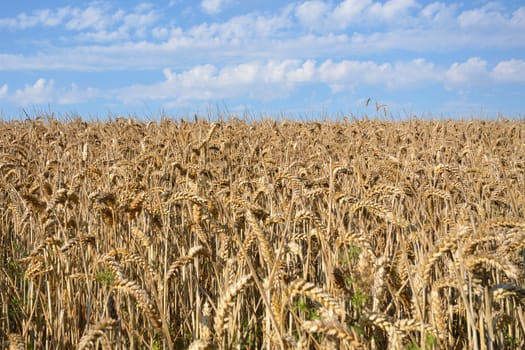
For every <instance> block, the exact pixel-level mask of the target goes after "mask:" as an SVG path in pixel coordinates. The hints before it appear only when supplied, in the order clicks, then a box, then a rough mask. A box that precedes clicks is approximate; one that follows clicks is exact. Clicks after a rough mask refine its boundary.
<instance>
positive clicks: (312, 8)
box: [295, 0, 330, 28]
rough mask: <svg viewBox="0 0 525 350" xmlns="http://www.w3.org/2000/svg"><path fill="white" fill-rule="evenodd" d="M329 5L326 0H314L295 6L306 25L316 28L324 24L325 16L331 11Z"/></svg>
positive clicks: (301, 20)
mask: <svg viewBox="0 0 525 350" xmlns="http://www.w3.org/2000/svg"><path fill="white" fill-rule="evenodd" d="M329 9H330V8H329V6H328V4H326V3H325V2H324V1H319V0H313V1H306V2H303V3H302V4H299V5H298V6H297V7H296V8H295V15H296V16H297V18H298V19H299V22H301V23H302V24H303V25H305V26H306V27H310V28H315V27H316V26H318V25H320V24H322V25H324V21H325V16H326V14H327V12H328V11H329Z"/></svg>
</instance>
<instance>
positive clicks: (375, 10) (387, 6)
mask: <svg viewBox="0 0 525 350" xmlns="http://www.w3.org/2000/svg"><path fill="white" fill-rule="evenodd" d="M414 7H418V4H417V2H416V1H415V0H389V1H387V2H385V3H384V4H382V3H379V2H375V3H374V4H373V5H372V6H370V9H369V13H370V15H371V16H372V17H376V18H379V19H385V20H392V19H396V18H399V17H402V16H404V15H406V13H407V12H408V10H410V9H411V8H414Z"/></svg>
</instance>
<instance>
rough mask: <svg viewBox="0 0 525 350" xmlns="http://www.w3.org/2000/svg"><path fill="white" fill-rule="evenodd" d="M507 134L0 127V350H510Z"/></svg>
mask: <svg viewBox="0 0 525 350" xmlns="http://www.w3.org/2000/svg"><path fill="white" fill-rule="evenodd" d="M524 167H525V123H524V122H523V121H516V120H514V121H512V120H505V119H501V120H498V121H480V120H473V121H451V120H437V121H423V120H417V119H414V120H406V121H397V122H394V121H381V120H368V119H366V118H363V119H352V120H348V119H344V120H339V121H323V122H297V121H284V120H281V121H276V120H271V119H268V120H266V119H261V120H257V121H246V120H239V119H236V118H233V117H232V118H229V119H227V120H221V121H218V122H213V123H212V122H209V121H206V120H198V119H197V118H196V119H195V120H192V121H191V122H189V121H183V120H179V121H175V120H170V119H162V120H160V121H158V122H143V121H139V120H134V119H125V118H116V119H115V120H111V121H105V122H97V121H90V122H85V121H82V120H81V119H73V118H72V119H71V120H68V121H59V120H56V119H54V118H52V117H45V118H34V119H27V120H20V121H9V122H7V121H6V122H0V188H1V192H0V230H1V232H0V240H1V242H0V258H1V264H0V305H1V310H0V344H1V347H3V348H9V349H186V348H190V349H421V350H423V349H522V348H524V347H525V313H524V310H525V304H524V302H525V283H524V259H525V217H524V208H525V179H524V177H525V175H524V174H525V169H524Z"/></svg>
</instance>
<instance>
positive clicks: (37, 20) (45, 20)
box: [0, 7, 71, 30]
mask: <svg viewBox="0 0 525 350" xmlns="http://www.w3.org/2000/svg"><path fill="white" fill-rule="evenodd" d="M70 14H71V8H70V7H62V8H58V9H56V10H51V9H43V10H35V11H33V13H32V14H27V13H25V12H22V13H20V14H18V15H17V16H16V17H14V18H0V28H2V27H4V28H9V29H12V30H14V29H26V28H31V27H36V26H39V25H42V26H45V27H54V26H58V25H60V24H62V22H63V21H64V20H65V18H67V17H68V16H70Z"/></svg>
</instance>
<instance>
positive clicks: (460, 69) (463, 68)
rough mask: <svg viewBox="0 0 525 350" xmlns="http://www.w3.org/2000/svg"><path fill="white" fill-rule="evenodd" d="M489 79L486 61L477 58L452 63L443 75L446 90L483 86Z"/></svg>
mask: <svg viewBox="0 0 525 350" xmlns="http://www.w3.org/2000/svg"><path fill="white" fill-rule="evenodd" d="M489 78H490V75H489V73H488V71H487V61H485V60H483V59H481V58H479V57H472V58H469V59H468V60H467V61H466V62H464V63H453V64H452V66H451V67H450V69H449V70H448V71H447V73H446V75H445V79H446V86H447V87H448V88H461V87H469V86H474V85H479V84H485V83H486V82H487V81H488V80H489Z"/></svg>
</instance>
